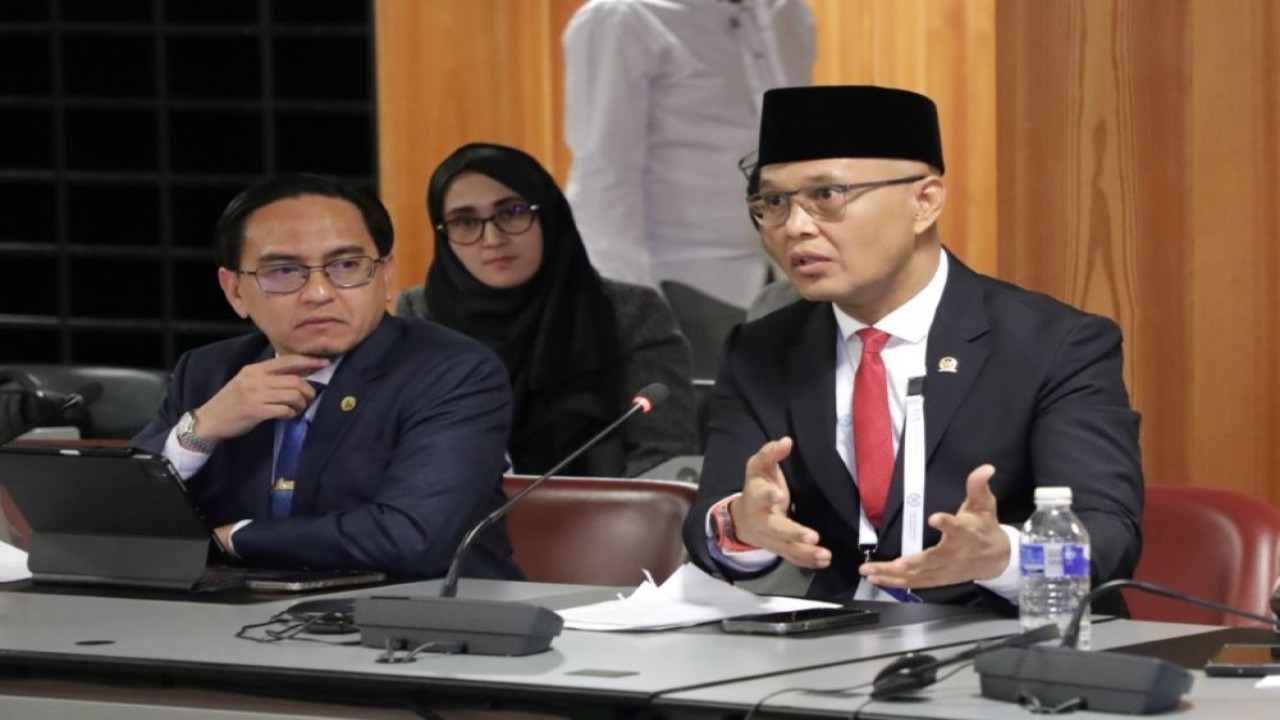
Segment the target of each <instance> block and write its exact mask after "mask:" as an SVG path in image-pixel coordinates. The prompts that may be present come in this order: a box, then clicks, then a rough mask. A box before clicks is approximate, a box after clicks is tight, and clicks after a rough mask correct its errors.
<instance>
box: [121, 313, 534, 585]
mask: <svg viewBox="0 0 1280 720" xmlns="http://www.w3.org/2000/svg"><path fill="white" fill-rule="evenodd" d="M271 357H273V350H272V349H271V346H270V344H269V343H268V341H267V338H266V337H265V336H264V335H262V334H261V333H257V332H255V333H253V334H250V335H246V336H243V337H238V338H232V339H230V340H224V341H221V342H217V343H214V344H212V345H208V346H206V347H203V348H200V349H198V350H193V351H191V352H189V353H187V354H185V355H183V357H182V358H181V359H180V360H179V361H178V365H177V367H176V368H175V370H174V373H173V379H172V380H171V382H170V384H169V390H168V393H167V395H166V397H165V399H164V402H163V404H162V405H161V407H160V413H159V416H158V417H157V418H156V419H155V420H154V421H152V422H151V424H150V425H148V426H147V427H146V428H145V429H144V430H143V431H142V432H141V433H140V434H139V435H138V436H137V437H136V438H134V440H133V444H134V445H135V446H137V447H140V448H144V449H147V450H150V451H152V452H156V453H159V452H161V451H162V450H163V448H164V443H165V439H166V437H167V436H168V434H169V431H170V429H172V428H173V426H174V425H175V424H177V421H178V418H179V417H180V416H181V415H182V413H184V412H186V411H187V410H191V409H193V408H198V407H199V406H200V405H202V404H204V403H205V402H206V401H207V400H209V398H211V397H212V396H213V395H214V394H215V393H216V392H217V391H218V390H219V389H221V388H222V387H223V386H224V385H226V383H227V382H228V381H229V380H231V378H232V377H234V376H235V374H236V373H237V372H239V371H240V369H241V368H242V367H244V366H245V365H248V364H251V363H255V362H260V361H262V360H266V359H269V358H271ZM346 398H352V399H354V401H355V407H354V408H352V409H350V410H349V411H347V410H343V408H342V405H343V401H344V399H346ZM348 404H349V401H348ZM510 423H511V390H510V386H509V384H508V380H507V372H506V368H504V367H503V365H502V362H501V361H500V360H499V359H498V358H497V356H496V355H494V354H493V353H492V352H490V351H489V350H488V349H486V348H484V347H482V346H481V345H480V344H478V343H476V342H474V341H473V340H470V339H469V338H466V337H463V336H462V335H460V334H458V333H455V332H453V331H452V330H449V329H447V328H444V327H441V326H439V325H435V324H432V323H423V322H417V321H406V320H401V319H398V318H393V317H390V316H387V317H385V318H383V320H382V322H381V323H379V325H378V327H377V328H376V329H375V330H374V332H373V334H371V335H370V336H369V337H368V338H366V339H365V340H364V342H362V343H361V344H360V345H359V346H357V347H356V348H355V349H353V350H352V351H351V352H349V353H347V354H346V356H345V357H344V358H343V360H342V364H341V365H339V366H338V369H337V372H336V373H335V374H334V376H333V379H332V382H331V383H330V384H329V385H328V387H327V388H326V389H325V391H324V394H323V395H322V396H321V398H320V405H319V407H317V408H316V413H315V417H314V419H313V421H312V425H311V429H310V431H309V432H308V435H307V439H306V442H305V444H304V446H303V449H302V457H301V460H300V463H299V472H298V479H297V485H296V487H295V490H294V498H293V512H294V514H293V515H292V516H291V517H288V518H280V519H270V517H269V512H268V498H269V487H270V484H271V471H272V470H271V462H272V454H273V448H274V442H275V428H274V425H275V423H273V422H264V423H261V424H259V425H258V426H257V427H256V428H254V429H253V430H251V431H249V432H248V433H246V434H245V435H242V436H241V437H238V438H233V439H231V440H228V441H226V442H224V443H222V444H221V445H219V446H218V448H217V449H216V450H214V452H213V454H212V456H210V458H209V460H208V462H207V463H206V464H205V466H204V467H203V468H201V469H200V471H199V472H198V473H196V474H195V475H194V476H192V477H191V478H190V480H189V481H188V487H189V489H190V491H191V494H192V495H193V496H194V498H195V500H196V502H197V504H198V505H199V506H200V508H201V510H202V511H203V512H204V515H205V519H206V520H207V521H208V522H209V524H210V526H211V527H216V526H219V525H222V524H225V523H230V522H235V521H238V520H242V519H252V520H253V522H252V523H250V524H248V525H246V526H244V527H242V528H241V529H240V530H238V531H236V533H235V537H234V542H235V548H236V552H237V553H238V554H239V555H240V556H241V557H242V558H244V560H245V561H246V562H247V563H249V564H252V565H264V566H276V567H308V568H315V569H344V568H352V569H355V568H370V569H376V570H382V571H384V572H387V573H391V574H395V575H420V576H439V575H443V574H444V573H445V570H446V569H447V568H448V565H449V561H450V558H451V556H452V555H453V552H454V549H455V548H456V547H457V545H458V542H459V541H460V540H461V538H462V536H463V534H464V533H465V532H466V531H467V529H468V528H469V527H470V526H471V525H472V524H474V523H475V522H476V520H477V519H479V518H480V517H482V516H483V515H484V514H485V513H487V512H488V511H490V510H492V509H494V508H495V507H497V506H498V505H499V504H501V502H502V501H503V499H504V496H503V493H502V472H503V469H504V467H505V459H504V455H503V453H504V448H505V447H506V442H507V433H508V432H509V427H510ZM462 567H463V573H464V574H466V575H471V576H475V577H493V578H519V577H520V572H519V570H517V569H516V566H515V564H514V562H513V561H512V560H511V544H510V542H509V540H508V539H507V534H506V527H505V525H503V524H501V523H498V524H496V525H494V526H493V527H492V528H491V529H490V530H488V531H486V532H485V533H483V534H482V535H481V536H480V537H479V538H478V539H477V542H476V544H475V546H473V547H472V549H471V551H470V552H469V553H468V555H467V556H466V559H465V560H464V563H463V566H462Z"/></svg>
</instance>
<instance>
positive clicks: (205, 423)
mask: <svg viewBox="0 0 1280 720" xmlns="http://www.w3.org/2000/svg"><path fill="white" fill-rule="evenodd" d="M328 364H329V361H328V360H326V359H324V358H316V357H307V356H304V355H281V356H280V357H276V358H272V359H270V360H266V361H263V362H260V363H254V364H253V365H246V366H245V367H243V368H241V370H240V372H239V373H237V374H236V376H235V377H233V378H231V381H230V382H228V383H227V384H226V385H224V386H223V387H222V389H221V390H219V391H218V394H216V395H214V396H213V397H212V398H210V399H209V402H207V403H205V404H204V405H202V406H200V407H199V408H198V409H197V410H196V432H197V433H198V434H199V435H200V437H202V438H204V439H206V440H209V441H211V442H215V443H218V442H222V441H223V440H226V439H228V438H233V437H239V436H241V435H243V434H245V433H246V432H249V431H250V430H252V429H253V428H254V427H256V426H257V425H258V423H260V422H263V421H264V420H280V419H287V418H292V417H296V416H298V415H299V414H301V413H303V412H306V410H307V406H308V405H310V404H311V401H312V400H314V399H315V397H316V391H315V388H313V387H311V383H308V382H307V381H306V379H305V378H306V377H307V376H308V375H310V374H312V373H314V372H315V371H317V370H319V369H321V368H323V367H325V366H326V365H328Z"/></svg>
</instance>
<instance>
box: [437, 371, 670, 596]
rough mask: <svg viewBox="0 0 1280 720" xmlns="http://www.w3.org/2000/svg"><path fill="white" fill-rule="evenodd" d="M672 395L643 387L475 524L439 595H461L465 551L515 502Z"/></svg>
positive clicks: (659, 386)
mask: <svg viewBox="0 0 1280 720" xmlns="http://www.w3.org/2000/svg"><path fill="white" fill-rule="evenodd" d="M669 394H670V390H668V389H667V386H666V385H663V384H662V383H651V384H649V385H645V386H644V387H643V388H640V391H639V392H637V393H636V395H635V397H634V398H632V399H631V407H629V408H627V411H626V412H625V413H623V414H622V416H621V417H619V418H618V419H617V420H614V421H613V422H611V423H609V425H608V426H607V427H605V429H603V430H601V431H600V432H598V433H596V434H595V436H594V437H592V438H591V439H590V440H588V441H586V442H584V443H582V445H581V446H579V447H578V449H577V450H574V451H573V452H572V453H570V454H569V456H568V457H566V458H565V459H563V460H561V461H560V462H558V463H556V464H555V465H553V466H552V467H551V469H550V470H548V471H546V472H545V473H543V474H542V475H540V476H539V477H538V479H537V480H534V481H533V482H531V483H529V486H528V487H526V488H525V489H524V490H521V491H520V492H518V493H516V494H515V495H513V496H512V497H511V499H510V500H507V501H506V502H505V503H503V504H502V505H501V506H500V507H498V509H497V510H494V511H493V512H491V513H489V514H488V515H487V516H486V517H485V518H484V519H483V520H481V521H480V522H478V523H476V526H475V527H473V528H471V530H469V531H468V532H467V534H466V535H464V536H463V537H462V542H460V543H458V549H457V550H456V551H455V552H454V553H453V560H452V561H451V562H450V563H449V572H448V573H446V574H445V576H444V585H442V586H441V587H440V597H446V598H451V597H454V596H455V595H457V594H458V571H459V568H460V567H461V565H462V558H463V556H464V555H465V554H466V552H467V550H469V549H470V548H471V543H473V542H475V539H476V537H477V536H478V535H479V534H480V533H481V532H483V531H484V530H485V528H487V527H489V526H490V525H492V524H494V523H496V522H498V521H499V520H501V519H502V518H503V516H505V515H506V514H507V513H508V512H510V511H511V508H513V507H515V506H516V504H517V503H519V502H520V501H521V500H523V499H524V497H525V496H526V495H528V494H529V493H531V492H533V491H534V490H537V489H538V487H539V486H540V485H542V484H543V483H545V482H546V481H547V479H548V478H550V477H551V476H552V475H555V474H556V473H558V472H560V471H561V470H562V469H564V467H565V466H566V465H568V464H569V463H571V462H573V461H574V460H577V459H578V456H579V455H581V454H582V453H584V452H586V451H588V450H590V449H591V448H593V447H595V446H596V444H597V443H599V442H600V441H601V440H603V439H604V438H605V437H606V436H608V435H609V434H610V433H612V432H613V431H614V430H617V429H618V426H619V425H621V424H622V423H624V422H626V421H627V420H628V419H630V418H631V416H632V415H635V414H636V413H639V412H646V413H647V412H649V411H650V410H652V409H653V408H654V407H655V406H656V405H658V403H660V402H662V401H663V400H666V399H667V395H669Z"/></svg>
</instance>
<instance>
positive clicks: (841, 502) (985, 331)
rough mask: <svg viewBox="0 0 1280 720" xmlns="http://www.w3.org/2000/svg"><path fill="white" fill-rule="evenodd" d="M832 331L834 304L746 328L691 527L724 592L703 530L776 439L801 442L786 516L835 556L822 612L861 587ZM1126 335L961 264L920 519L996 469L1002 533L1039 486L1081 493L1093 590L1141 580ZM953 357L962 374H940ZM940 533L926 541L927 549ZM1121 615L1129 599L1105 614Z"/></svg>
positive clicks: (729, 368) (942, 307)
mask: <svg viewBox="0 0 1280 720" xmlns="http://www.w3.org/2000/svg"><path fill="white" fill-rule="evenodd" d="M836 336H837V329H836V322H835V317H834V316H833V311H832V308H831V306H830V304H828V303H811V302H800V303H797V304H795V305H791V306H788V307H785V308H783V309H781V310H778V311H777V312H774V313H773V314H771V315H767V316H765V317H763V318H761V319H759V320H757V321H755V322H752V323H747V324H746V325H743V326H741V327H740V328H738V329H737V330H736V331H735V332H734V334H732V335H731V336H730V339H729V341H728V345H727V351H726V357H725V360H724V362H723V364H722V365H721V369H720V374H719V376H718V378H717V379H716V387H715V395H714V398H713V401H712V403H713V404H712V412H711V426H710V437H709V442H708V446H707V454H706V460H705V462H704V463H703V469H702V480H701V485H700V487H699V489H698V498H697V502H696V503H695V504H694V506H693V508H692V510H691V512H690V514H689V517H688V519H687V520H686V523H685V528H684V534H685V544H686V546H687V547H688V550H689V553H690V555H692V557H693V559H694V561H695V562H697V563H698V564H699V565H701V566H702V567H704V568H706V569H708V570H712V571H718V572H721V573H723V574H725V575H728V576H730V577H733V576H734V573H733V572H732V571H730V570H728V569H727V568H721V567H718V566H717V565H716V563H715V562H714V561H713V559H712V556H711V554H710V553H709V552H708V550H707V541H706V535H705V531H704V522H705V518H706V514H707V511H708V510H709V509H710V507H711V506H712V505H713V504H714V503H715V502H717V501H719V500H720V499H722V498H724V497H726V496H728V495H730V494H732V493H735V492H738V491H740V490H741V489H742V483H743V478H744V475H745V472H744V470H745V467H746V462H747V458H748V457H750V456H751V455H752V454H754V453H755V452H756V451H758V450H759V449H760V446H761V445H763V444H764V443H765V442H766V441H767V440H770V439H776V438H779V437H782V436H783V435H790V436H791V437H792V438H793V439H794V440H795V446H794V448H793V449H792V452H791V455H790V456H789V457H788V458H787V459H786V460H785V461H784V462H783V466H782V469H783V473H784V474H785V475H786V477H787V483H788V485H789V487H790V490H791V502H792V516H793V517H794V519H795V520H796V521H797V522H799V523H801V524H803V525H806V526H808V527H810V528H813V529H814V530H816V531H817V532H818V533H819V536H820V537H821V544H822V545H823V546H824V547H826V548H828V549H830V550H831V552H832V558H833V560H832V564H831V566H830V567H829V568H827V569H825V570H822V571H819V572H817V573H815V575H814V578H813V582H812V583H811V585H810V590H809V594H810V596H813V597H841V596H847V595H851V594H852V593H853V591H854V590H856V588H857V584H858V581H859V575H858V572H857V569H858V565H859V564H860V563H861V560H862V558H861V556H860V553H859V552H858V511H859V500H858V488H857V486H856V485H855V484H854V482H853V480H852V478H851V477H850V476H849V472H848V470H847V469H846V468H845V466H844V465H843V463H842V462H841V460H840V456H839V455H837V454H836V450H835V447H834V445H833V443H834V434H835V417H836V412H835V405H834V393H835V389H834V387H835V386H834V383H835V368H834V363H835V357H836V349H835V343H836ZM1120 344H1121V337H1120V331H1119V329H1118V328H1117V327H1116V325H1115V323H1113V322H1111V321H1110V320H1108V319H1106V318H1102V317H1099V316H1096V315H1088V314H1085V313H1082V312H1080V311H1078V310H1075V309H1073V308H1071V307H1068V306H1066V305H1064V304H1062V303H1059V302H1057V301H1055V300H1053V299H1051V298H1049V297H1047V296H1044V295H1040V294H1036V293H1032V292H1028V291H1025V290H1021V289H1019V288H1017V287H1014V286H1012V285H1009V284H1007V283H1003V282H999V281H997V280H994V279H992V278H988V277H985V276H981V275H978V274H976V273H974V272H973V271H972V270H970V269H969V268H967V267H965V266H964V265H963V264H961V263H960V262H959V261H957V260H956V259H955V258H954V257H951V258H950V271H949V275H948V278H947V284H946V288H945V289H944V291H943V294H942V300H941V303H940V304H939V306H938V312H937V315H936V316H935V318H934V322H933V326H932V327H931V328H930V331H929V338H928V348H927V351H926V367H927V369H928V374H927V376H926V379H925V386H924V387H925V390H924V394H925V442H926V458H927V465H926V486H925V487H926V492H925V517H928V515H929V514H930V513H933V512H939V511H942V512H955V511H956V510H957V509H958V508H959V507H960V504H961V503H962V502H963V501H964V497H965V479H966V477H967V476H968V474H969V472H970V471H971V470H973V469H974V468H975V467H977V466H978V465H981V464H982V463H987V462H989V463H992V464H994V465H995V467H996V475H995V477H994V478H993V479H992V481H991V489H992V491H993V492H994V493H995V495H996V498H997V500H998V503H999V516H1000V521H1001V522H1002V523H1005V524H1011V525H1021V523H1022V522H1023V521H1025V520H1026V518H1027V517H1028V516H1030V514H1031V512H1032V511H1033V510H1034V509H1035V505H1034V502H1033V494H1034V492H1035V488H1036V486H1040V485H1066V486H1069V487H1071V488H1072V491H1073V493H1074V499H1073V503H1072V507H1073V509H1074V510H1075V512H1076V514H1077V515H1079V516H1080V519H1081V520H1082V521H1083V523H1084V524H1085V526H1086V528H1087V529H1088V531H1089V535H1090V538H1091V541H1092V560H1093V580H1094V583H1095V584H1097V583H1099V582H1102V581H1105V580H1111V579H1114V578H1120V577H1131V576H1132V574H1133V569H1134V566H1135V564H1136V563H1137V560H1138V553H1139V550H1140V548H1141V535H1140V531H1139V518H1140V517H1141V514H1142V464H1141V458H1140V455H1139V451H1138V414H1137V413H1135V412H1134V411H1133V410H1132V409H1130V407H1129V397H1128V393H1127V392H1126V390H1125V387H1124V381H1123V378H1122V376H1121V371H1122V366H1123V363H1122V358H1121V351H1120ZM944 357H951V358H955V359H956V361H957V364H956V372H954V373H947V372H939V371H938V365H939V360H941V359H942V358H944ZM901 522H902V462H901V455H899V461H898V463H897V466H896V468H895V472H894V479H893V484H892V486H891V487H890V490H889V499H888V503H887V505H886V508H885V516H884V521H883V523H884V524H883V526H882V528H881V532H880V545H879V548H878V550H877V552H876V558H877V559H887V558H894V557H897V556H898V555H899V554H900V551H899V548H900V546H901V532H902V530H901ZM938 539H939V533H938V532H937V531H936V530H933V529H932V528H928V527H926V529H925V537H924V545H925V547H929V546H931V545H935V544H937V542H938ZM918 594H920V595H921V596H922V597H923V598H924V599H926V600H928V601H933V602H947V603H955V604H975V603H979V602H983V601H990V602H991V603H993V604H994V605H995V606H996V607H998V608H999V607H1000V606H1001V605H1004V606H1005V607H1004V608H1003V609H1008V607H1007V603H1004V601H1002V600H999V599H997V598H996V596H995V594H994V593H990V592H988V591H986V590H983V589H981V588H979V587H978V586H976V585H974V584H973V583H964V584H960V585H954V586H949V587H945V588H937V589H933V590H924V591H918ZM1095 607H1096V608H1097V609H1099V610H1100V611H1111V612H1123V602H1122V601H1121V600H1120V598H1119V595H1118V594H1116V595H1114V596H1113V598H1112V599H1111V601H1110V602H1102V603H1099V604H1097V605H1095Z"/></svg>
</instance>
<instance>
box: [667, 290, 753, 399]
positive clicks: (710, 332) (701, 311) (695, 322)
mask: <svg viewBox="0 0 1280 720" xmlns="http://www.w3.org/2000/svg"><path fill="white" fill-rule="evenodd" d="M662 294H663V295H665V296H666V298H667V304H668V305H670V306H671V313H672V314H673V315H675V316H676V323H677V324H678V325H679V326H680V332H682V333H684V336H685V337H686V338H687V339H688V340H689V349H690V351H691V352H692V354H693V376H694V377H695V378H713V377H715V376H716V372H717V371H718V370H719V369H720V355H721V354H722V353H723V352H724V340H725V338H727V337H728V336H729V331H730V330H732V329H733V326H735V325H737V324H739V323H741V322H742V321H743V320H744V319H745V318H746V316H747V311H746V310H745V309H744V308H740V307H737V306H735V305H730V304H729V303H727V302H723V301H721V300H718V299H716V298H713V297H711V296H710V295H708V294H706V293H704V292H702V291H701V290H698V289H696V288H692V287H689V286H688V285H685V284H684V283H679V282H676V281H674V280H663V281H662Z"/></svg>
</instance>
